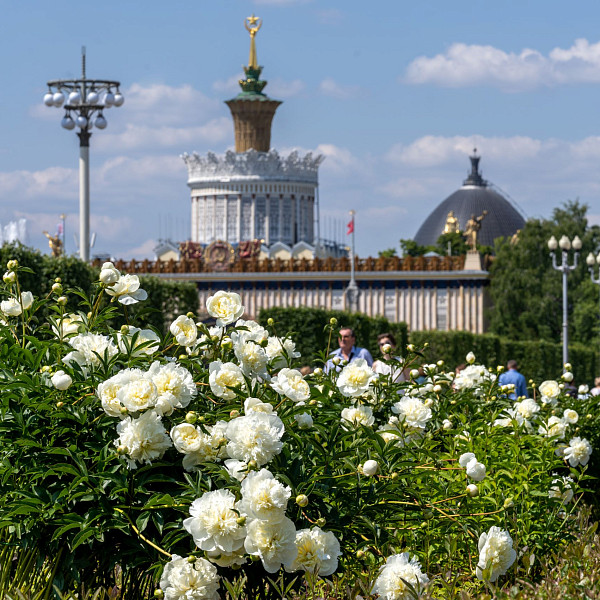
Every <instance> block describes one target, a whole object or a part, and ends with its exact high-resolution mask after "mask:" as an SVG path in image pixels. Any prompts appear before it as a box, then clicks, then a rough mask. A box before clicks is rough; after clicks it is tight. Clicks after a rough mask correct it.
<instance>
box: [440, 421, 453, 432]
mask: <svg viewBox="0 0 600 600" xmlns="http://www.w3.org/2000/svg"><path fill="white" fill-rule="evenodd" d="M442 427H443V428H444V429H446V430H449V429H452V427H454V426H453V425H452V421H451V420H450V419H444V422H443V423H442Z"/></svg>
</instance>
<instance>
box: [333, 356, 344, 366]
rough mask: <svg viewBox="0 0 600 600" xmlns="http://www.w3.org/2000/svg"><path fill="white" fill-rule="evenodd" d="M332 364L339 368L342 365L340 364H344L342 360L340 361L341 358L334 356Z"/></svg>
mask: <svg viewBox="0 0 600 600" xmlns="http://www.w3.org/2000/svg"><path fill="white" fill-rule="evenodd" d="M331 362H332V363H333V364H334V365H335V366H336V367H337V366H338V365H339V364H340V362H342V361H341V359H340V357H339V356H334V357H333V358H332V359H331Z"/></svg>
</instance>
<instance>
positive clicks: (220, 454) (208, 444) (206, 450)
mask: <svg viewBox="0 0 600 600" xmlns="http://www.w3.org/2000/svg"><path fill="white" fill-rule="evenodd" d="M196 429H197V431H198V438H197V440H195V441H192V438H191V437H190V443H196V442H197V444H198V447H197V449H196V450H191V451H189V452H184V454H185V456H184V457H183V461H182V464H183V468H184V469H185V470H186V471H195V470H196V469H197V467H198V465H199V464H200V463H203V462H218V461H220V460H222V459H223V458H225V457H226V456H227V449H226V445H227V437H226V436H225V434H226V432H227V422H226V421H217V422H216V423H215V424H214V425H213V426H212V427H205V429H206V430H207V432H208V433H204V432H203V431H202V430H201V429H200V428H199V427H198V428H196ZM192 435H193V434H191V432H190V436H192ZM173 442H175V440H173ZM181 448H182V449H183V448H184V445H183V444H182V445H181ZM180 452H183V450H180Z"/></svg>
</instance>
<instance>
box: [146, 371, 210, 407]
mask: <svg viewBox="0 0 600 600" xmlns="http://www.w3.org/2000/svg"><path fill="white" fill-rule="evenodd" d="M147 376H148V378H149V379H150V380H151V381H152V383H153V384H154V385H155V386H156V391H157V394H158V398H157V400H156V407H155V409H154V410H156V412H157V413H158V414H159V415H170V414H171V413H172V412H173V411H174V410H175V409H176V408H185V407H186V406H187V405H188V404H189V403H190V402H191V401H192V399H193V398H195V397H196V395H197V394H198V390H197V389H196V384H195V383H194V379H193V378H192V374H191V373H190V372H189V371H188V370H187V369H184V368H183V367H182V366H180V365H178V364H177V363H175V362H169V363H167V364H164V365H161V364H160V363H159V362H158V361H154V362H153V363H152V365H151V366H150V368H149V369H148V375H147Z"/></svg>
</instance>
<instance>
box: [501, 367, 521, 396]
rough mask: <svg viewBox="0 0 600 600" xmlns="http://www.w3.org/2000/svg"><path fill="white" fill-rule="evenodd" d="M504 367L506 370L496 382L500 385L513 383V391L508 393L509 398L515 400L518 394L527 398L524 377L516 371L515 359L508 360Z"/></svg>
mask: <svg viewBox="0 0 600 600" xmlns="http://www.w3.org/2000/svg"><path fill="white" fill-rule="evenodd" d="M506 368H507V369H508V370H507V371H505V372H504V373H502V374H501V375H500V377H499V379H498V383H499V384H500V385H509V384H513V385H514V386H515V391H514V392H511V393H510V394H509V395H508V397H509V398H510V399H511V400H516V399H517V398H519V397H520V396H524V397H525V398H527V382H526V381H525V377H524V376H523V375H521V373H519V371H518V366H517V361H516V360H509V361H508V362H507V363H506Z"/></svg>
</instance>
